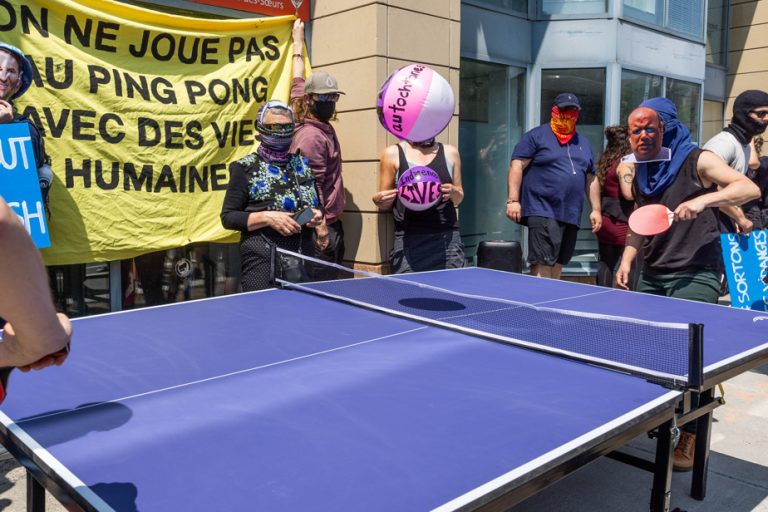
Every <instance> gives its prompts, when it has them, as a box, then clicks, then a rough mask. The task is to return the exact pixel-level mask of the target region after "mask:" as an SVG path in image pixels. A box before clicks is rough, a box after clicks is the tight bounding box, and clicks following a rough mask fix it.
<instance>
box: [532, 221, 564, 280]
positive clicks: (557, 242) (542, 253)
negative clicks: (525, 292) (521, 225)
mask: <svg viewBox="0 0 768 512" xmlns="http://www.w3.org/2000/svg"><path fill="white" fill-rule="evenodd" d="M525 224H526V225H527V226H528V264H529V265H530V267H531V275H533V276H536V277H546V278H550V279H559V277H560V270H561V268H555V267H556V265H557V260H558V255H559V254H560V246H561V240H562V231H561V229H560V226H559V225H558V223H557V221H556V220H554V219H548V218H546V217H526V219H525ZM560 267H561V266H560Z"/></svg>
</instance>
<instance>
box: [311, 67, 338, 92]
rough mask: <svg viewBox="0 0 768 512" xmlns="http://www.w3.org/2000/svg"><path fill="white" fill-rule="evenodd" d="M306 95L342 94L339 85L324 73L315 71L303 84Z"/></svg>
mask: <svg viewBox="0 0 768 512" xmlns="http://www.w3.org/2000/svg"><path fill="white" fill-rule="evenodd" d="M304 92H305V93H307V94H344V93H343V92H342V91H340V90H339V83H338V82H337V81H336V79H335V78H333V77H332V76H331V75H329V74H328V73H327V72H326V71H315V72H314V73H312V75H311V76H310V77H309V78H307V81H306V82H305V83H304Z"/></svg>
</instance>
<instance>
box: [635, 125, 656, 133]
mask: <svg viewBox="0 0 768 512" xmlns="http://www.w3.org/2000/svg"><path fill="white" fill-rule="evenodd" d="M658 131H659V130H657V129H656V128H653V127H650V126H647V127H645V128H635V129H634V130H632V132H631V133H632V135H640V134H641V133H643V132H645V133H647V134H648V135H653V134H654V133H656V132H658Z"/></svg>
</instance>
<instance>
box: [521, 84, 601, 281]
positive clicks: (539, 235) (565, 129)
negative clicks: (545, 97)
mask: <svg viewBox="0 0 768 512" xmlns="http://www.w3.org/2000/svg"><path fill="white" fill-rule="evenodd" d="M580 112H581V104H580V103H579V99H578V98H577V97H576V95H575V94H573V93H570V92H564V93H561V94H558V95H557V97H556V98H555V101H554V104H553V105H552V112H551V116H550V120H549V122H547V123H545V124H542V125H540V126H537V127H536V128H534V129H532V130H529V131H528V132H526V133H524V134H523V136H522V137H521V138H520V142H518V143H517V145H516V146H515V149H514V151H513V153H512V161H511V163H510V165H509V174H508V178H507V179H508V185H507V190H508V195H507V205H506V214H507V217H508V218H509V219H510V220H511V221H513V222H517V223H520V224H522V225H524V226H527V227H528V264H529V265H530V267H531V275H534V276H538V277H548V278H552V279H560V274H561V272H562V268H563V265H566V264H568V262H569V261H570V260H571V257H572V256H573V252H574V249H575V248H576V235H577V233H578V231H579V224H580V223H581V210H582V208H583V205H584V193H585V191H586V193H587V194H588V196H589V202H590V205H591V207H592V211H591V212H590V214H589V220H590V222H591V224H592V232H593V233H595V232H597V231H598V230H599V229H600V227H601V225H602V220H603V217H602V213H601V206H600V182H599V180H597V179H596V177H595V166H594V156H593V153H592V146H591V145H590V143H589V141H588V140H587V138H586V137H584V136H583V135H580V134H579V133H578V131H577V130H576V121H577V120H578V118H579V113H580Z"/></svg>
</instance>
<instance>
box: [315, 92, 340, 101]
mask: <svg viewBox="0 0 768 512" xmlns="http://www.w3.org/2000/svg"><path fill="white" fill-rule="evenodd" d="M313 97H314V99H315V101H323V102H326V101H330V102H331V103H336V102H337V101H339V95H338V94H337V93H333V94H315V95H313Z"/></svg>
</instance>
